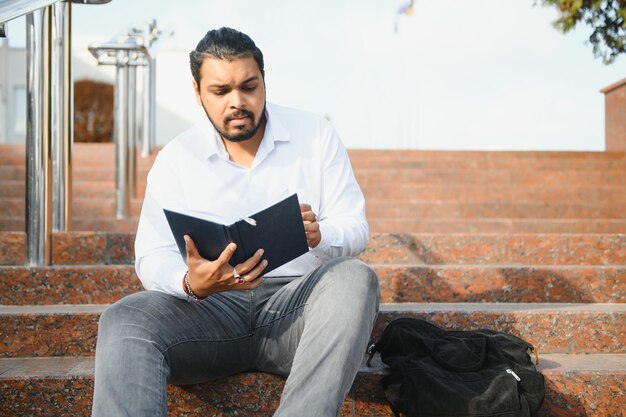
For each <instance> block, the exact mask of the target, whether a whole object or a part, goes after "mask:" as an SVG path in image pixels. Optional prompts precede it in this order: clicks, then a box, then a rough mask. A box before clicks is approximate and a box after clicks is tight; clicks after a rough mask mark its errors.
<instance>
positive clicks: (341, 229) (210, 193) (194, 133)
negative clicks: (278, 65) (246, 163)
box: [135, 103, 368, 298]
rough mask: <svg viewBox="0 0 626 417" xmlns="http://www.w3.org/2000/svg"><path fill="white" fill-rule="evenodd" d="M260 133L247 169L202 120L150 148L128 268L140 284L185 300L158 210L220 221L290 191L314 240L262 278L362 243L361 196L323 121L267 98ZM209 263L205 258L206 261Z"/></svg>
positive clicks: (296, 270)
mask: <svg viewBox="0 0 626 417" xmlns="http://www.w3.org/2000/svg"><path fill="white" fill-rule="evenodd" d="M266 115H267V124H266V127H265V135H264V137H263V140H262V141H261V144H260V146H259V149H258V151H257V154H256V156H255V159H254V162H253V164H252V166H251V167H250V168H247V167H242V166H240V165H237V164H235V163H233V162H232V161H230V160H229V156H228V153H227V152H226V149H225V147H224V144H223V143H222V140H221V138H220V136H219V134H218V133H217V131H216V130H215V129H214V128H213V126H212V125H211V123H210V122H209V121H208V119H207V121H206V122H204V123H202V124H200V125H198V126H195V127H193V128H191V129H189V130H187V131H185V132H184V133H182V134H180V135H178V136H177V137H176V138H175V139H174V140H172V141H171V142H170V143H168V144H167V145H166V146H165V147H164V148H163V149H162V150H161V151H160V152H159V154H158V156H157V158H156V160H155V162H154V165H153V166H152V169H151V170H150V173H149V174H148V184H147V188H146V194H145V197H144V202H143V207H142V210H141V217H140V219H139V227H138V230H137V238H136V240H135V256H136V260H135V268H136V271H137V275H138V276H139V278H140V279H141V282H142V284H143V286H144V287H145V288H146V289H148V290H158V291H163V292H165V293H169V294H173V295H176V296H178V297H180V298H187V295H186V294H185V292H184V291H183V286H182V279H183V276H184V274H185V272H186V271H187V266H186V259H184V258H183V257H182V256H181V254H180V252H179V251H178V247H177V246H176V242H175V240H174V236H173V235H172V232H171V230H170V227H169V225H168V223H167V220H166V218H165V215H164V213H163V208H167V209H171V210H175V211H181V212H185V211H188V212H203V213H210V214H212V215H213V217H215V216H219V217H220V218H221V219H222V220H223V222H224V223H225V224H230V223H232V222H234V221H236V220H237V219H240V218H242V217H245V216H248V215H250V214H253V213H255V212H257V211H259V210H262V209H264V208H266V207H268V206H270V205H271V204H273V203H276V202H278V201H279V200H281V199H282V198H284V197H286V196H288V195H290V194H293V193H297V194H298V199H299V200H300V203H308V204H310V205H311V207H312V209H313V212H314V213H316V214H317V219H318V220H317V221H318V223H319V225H320V233H321V237H322V239H321V242H320V244H319V245H318V246H317V247H316V248H314V249H311V250H310V251H309V252H308V253H306V254H304V255H302V256H300V257H299V258H297V259H294V260H293V261H291V262H289V263H287V264H285V265H283V266H281V267H280V268H277V269H275V270H274V271H272V272H271V273H269V274H268V275H267V276H297V275H303V274H306V273H308V272H310V271H312V270H313V269H315V268H316V267H318V266H320V265H321V264H322V263H323V262H324V261H325V260H328V259H331V258H334V257H337V256H356V255H358V254H359V253H360V252H361V251H363V249H365V246H366V244H367V237H368V225H367V221H366V219H365V201H364V199H363V193H362V192H361V189H360V188H359V186H358V184H357V182H356V179H355V178H354V174H353V172H352V167H351V166H350V161H349V159H348V155H347V152H346V150H345V148H344V146H343V144H342V143H341V140H340V139H339V137H338V135H337V133H336V132H335V130H334V129H333V128H332V126H331V125H330V123H328V122H327V121H326V120H325V119H323V118H321V117H319V116H315V115H313V114H310V113H306V112H302V111H297V110H293V109H288V108H285V107H280V106H277V105H273V104H271V103H267V107H266ZM210 260H211V261H212V260H213V259H210Z"/></svg>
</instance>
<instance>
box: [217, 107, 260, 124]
mask: <svg viewBox="0 0 626 417" xmlns="http://www.w3.org/2000/svg"><path fill="white" fill-rule="evenodd" d="M241 117H249V118H250V120H252V121H254V113H252V112H251V111H250V110H246V109H241V110H237V111H236V112H234V113H233V114H229V115H228V116H226V117H224V123H228V122H230V121H231V120H233V119H239V118H241Z"/></svg>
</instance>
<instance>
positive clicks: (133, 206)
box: [0, 196, 143, 218]
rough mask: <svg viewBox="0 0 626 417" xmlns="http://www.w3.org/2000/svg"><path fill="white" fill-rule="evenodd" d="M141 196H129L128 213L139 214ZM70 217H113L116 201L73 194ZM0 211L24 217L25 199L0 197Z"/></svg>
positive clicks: (13, 216) (6, 216)
mask: <svg viewBox="0 0 626 417" xmlns="http://www.w3.org/2000/svg"><path fill="white" fill-rule="evenodd" d="M142 204H143V197H142V198H131V200H130V215H131V216H139V214H140V213H141V205H142ZM71 210H72V211H71V213H72V214H71V216H72V218H74V217H77V218H80V217H86V218H89V217H110V218H115V216H116V211H117V203H116V201H115V199H114V198H84V197H78V196H75V197H74V198H73V200H72V209H71ZM0 213H1V214H2V216H3V217H4V218H24V216H25V215H26V201H25V199H23V198H19V197H18V198H15V197H14V198H2V199H0Z"/></svg>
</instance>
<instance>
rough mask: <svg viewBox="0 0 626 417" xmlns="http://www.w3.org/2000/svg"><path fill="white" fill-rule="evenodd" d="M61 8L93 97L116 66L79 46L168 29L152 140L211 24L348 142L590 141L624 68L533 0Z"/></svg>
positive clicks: (185, 122) (577, 144) (2, 138)
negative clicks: (248, 45)
mask: <svg viewBox="0 0 626 417" xmlns="http://www.w3.org/2000/svg"><path fill="white" fill-rule="evenodd" d="M72 13H73V17H72V19H73V28H72V30H73V45H72V53H73V74H74V79H75V81H77V82H79V81H85V80H91V81H97V82H104V83H107V84H110V85H111V89H110V92H109V93H102V94H103V96H102V100H105V101H106V100H109V101H111V100H112V85H113V83H114V80H115V70H114V68H113V67H110V66H109V67H107V66H98V65H97V62H96V60H95V59H94V57H93V56H92V55H91V54H90V53H89V51H88V50H87V47H88V46H89V45H91V44H94V43H97V42H106V41H108V40H110V39H111V38H112V37H113V36H115V35H116V34H118V33H120V32H124V31H127V30H128V29H129V28H130V27H133V26H138V25H142V24H145V22H147V21H148V20H149V19H150V18H154V19H156V21H157V24H158V27H159V28H170V29H172V30H173V32H174V33H173V35H172V36H171V37H169V38H167V40H166V41H165V42H164V43H163V45H162V47H161V48H160V50H159V53H158V60H157V70H156V74H157V81H156V92H157V95H156V101H157V128H156V141H157V144H159V145H163V144H165V143H167V142H168V141H169V140H171V139H172V138H173V137H174V136H175V135H176V134H178V133H179V132H181V131H183V130H185V129H186V128H188V127H189V126H191V125H192V124H193V123H195V122H197V121H198V120H199V119H201V118H204V117H205V115H204V113H203V112H202V111H201V109H200V108H199V107H198V106H197V104H196V102H195V99H194V97H193V90H192V87H191V75H190V72H189V67H188V53H189V51H190V50H192V49H193V48H194V47H195V45H196V43H197V42H198V40H200V39H201V38H202V37H203V35H204V34H205V32H206V31H207V30H209V29H212V28H219V27H221V26H230V27H233V28H236V29H238V30H241V31H243V32H245V33H247V34H248V35H250V36H251V37H252V39H253V40H254V41H255V42H256V44H257V45H258V46H259V47H260V49H261V50H262V51H263V53H264V56H265V63H266V83H267V95H268V96H267V98H268V100H269V101H272V102H275V103H278V104H282V105H288V106H293V107H296V108H300V109H304V110H308V111H311V112H315V113H318V114H321V115H324V116H325V117H327V118H328V119H330V120H331V121H332V123H333V124H334V125H335V127H336V128H337V129H338V131H339V133H340V135H341V137H342V139H343V141H344V143H345V144H346V146H348V147H350V148H374V149H437V150H438V149H441V150H453V149H467V150H576V151H583V150H591V151H602V150H604V147H605V138H604V96H603V94H602V93H601V92H600V90H601V89H602V88H604V87H606V86H609V85H611V84H613V83H615V82H617V81H619V80H622V79H623V78H624V77H626V58H625V57H624V55H621V56H619V57H618V58H617V59H616V60H615V62H613V63H612V64H611V65H605V64H604V63H603V62H602V60H601V59H598V58H594V55H593V52H592V47H591V46H590V45H589V44H588V43H587V42H586V40H587V38H588V36H589V34H590V32H591V29H590V28H589V27H586V26H585V25H578V27H576V28H575V29H574V30H573V31H571V32H569V33H567V34H563V33H561V32H559V31H557V30H556V29H555V28H554V27H553V26H552V22H554V21H555V20H556V19H557V17H558V12H557V10H556V9H555V8H551V7H542V6H541V5H534V3H533V1H532V0H474V1H471V2H470V1H464V0H415V1H414V2H411V1H410V0H409V1H407V0H387V1H383V0H360V1H358V2H357V1H343V2H337V1H331V0H318V1H315V2H311V1H308V2H304V1H285V0H264V1H258V0H231V1H223V0H222V1H217V0H185V1H184V2H166V1H154V0H152V1H150V0H125V1H122V0H112V1H111V2H110V3H108V4H103V5H97V6H89V5H74V7H73V10H72ZM7 29H8V30H7V32H8V34H9V37H8V39H0V58H1V59H2V60H6V62H7V63H8V65H0V67H3V69H2V70H0V71H4V74H0V84H3V85H4V86H5V87H4V88H0V95H1V96H0V124H2V126H1V128H0V143H15V142H17V143H19V142H23V141H24V136H25V130H26V127H25V126H26V120H25V119H26V109H25V106H26V98H25V63H24V59H23V56H24V54H25V51H24V47H25V19H24V18H23V17H22V18H19V19H15V20H13V21H11V22H9V24H8V28H7ZM9 77H11V81H10V82H9ZM20 77H21V78H20ZM20 80H21V81H20ZM3 81H4V82H3ZM9 87H10V88H9ZM76 94H77V97H78V96H79V95H80V94H85V90H82V93H81V90H80V89H77V90H76ZM86 94H87V95H88V96H89V94H90V93H89V91H87V93H86ZM107 94H108V96H107ZM107 97H108V98H107ZM108 123H112V121H110V120H109V121H108ZM111 127H112V126H111ZM76 135H77V140H80V138H79V137H78V136H80V134H79V130H78V129H77V131H76Z"/></svg>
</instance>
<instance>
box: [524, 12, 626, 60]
mask: <svg viewBox="0 0 626 417" xmlns="http://www.w3.org/2000/svg"><path fill="white" fill-rule="evenodd" d="M537 1H538V0H535V4H536V3H537ZM541 2H542V4H543V5H544V6H551V7H556V8H557V9H558V10H559V13H560V16H559V18H558V19H557V20H556V21H554V22H553V24H554V26H555V27H556V28H557V29H559V30H560V31H562V32H563V33H567V32H569V31H570V30H572V29H573V28H574V27H576V24H578V22H581V21H582V22H584V23H586V24H587V25H589V26H591V27H592V28H593V32H592V33H591V35H590V36H589V42H590V43H591V45H592V46H593V54H594V56H595V57H596V58H602V60H603V61H604V63H605V64H610V63H612V62H614V61H615V58H617V56H618V55H620V54H626V0H541Z"/></svg>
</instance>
